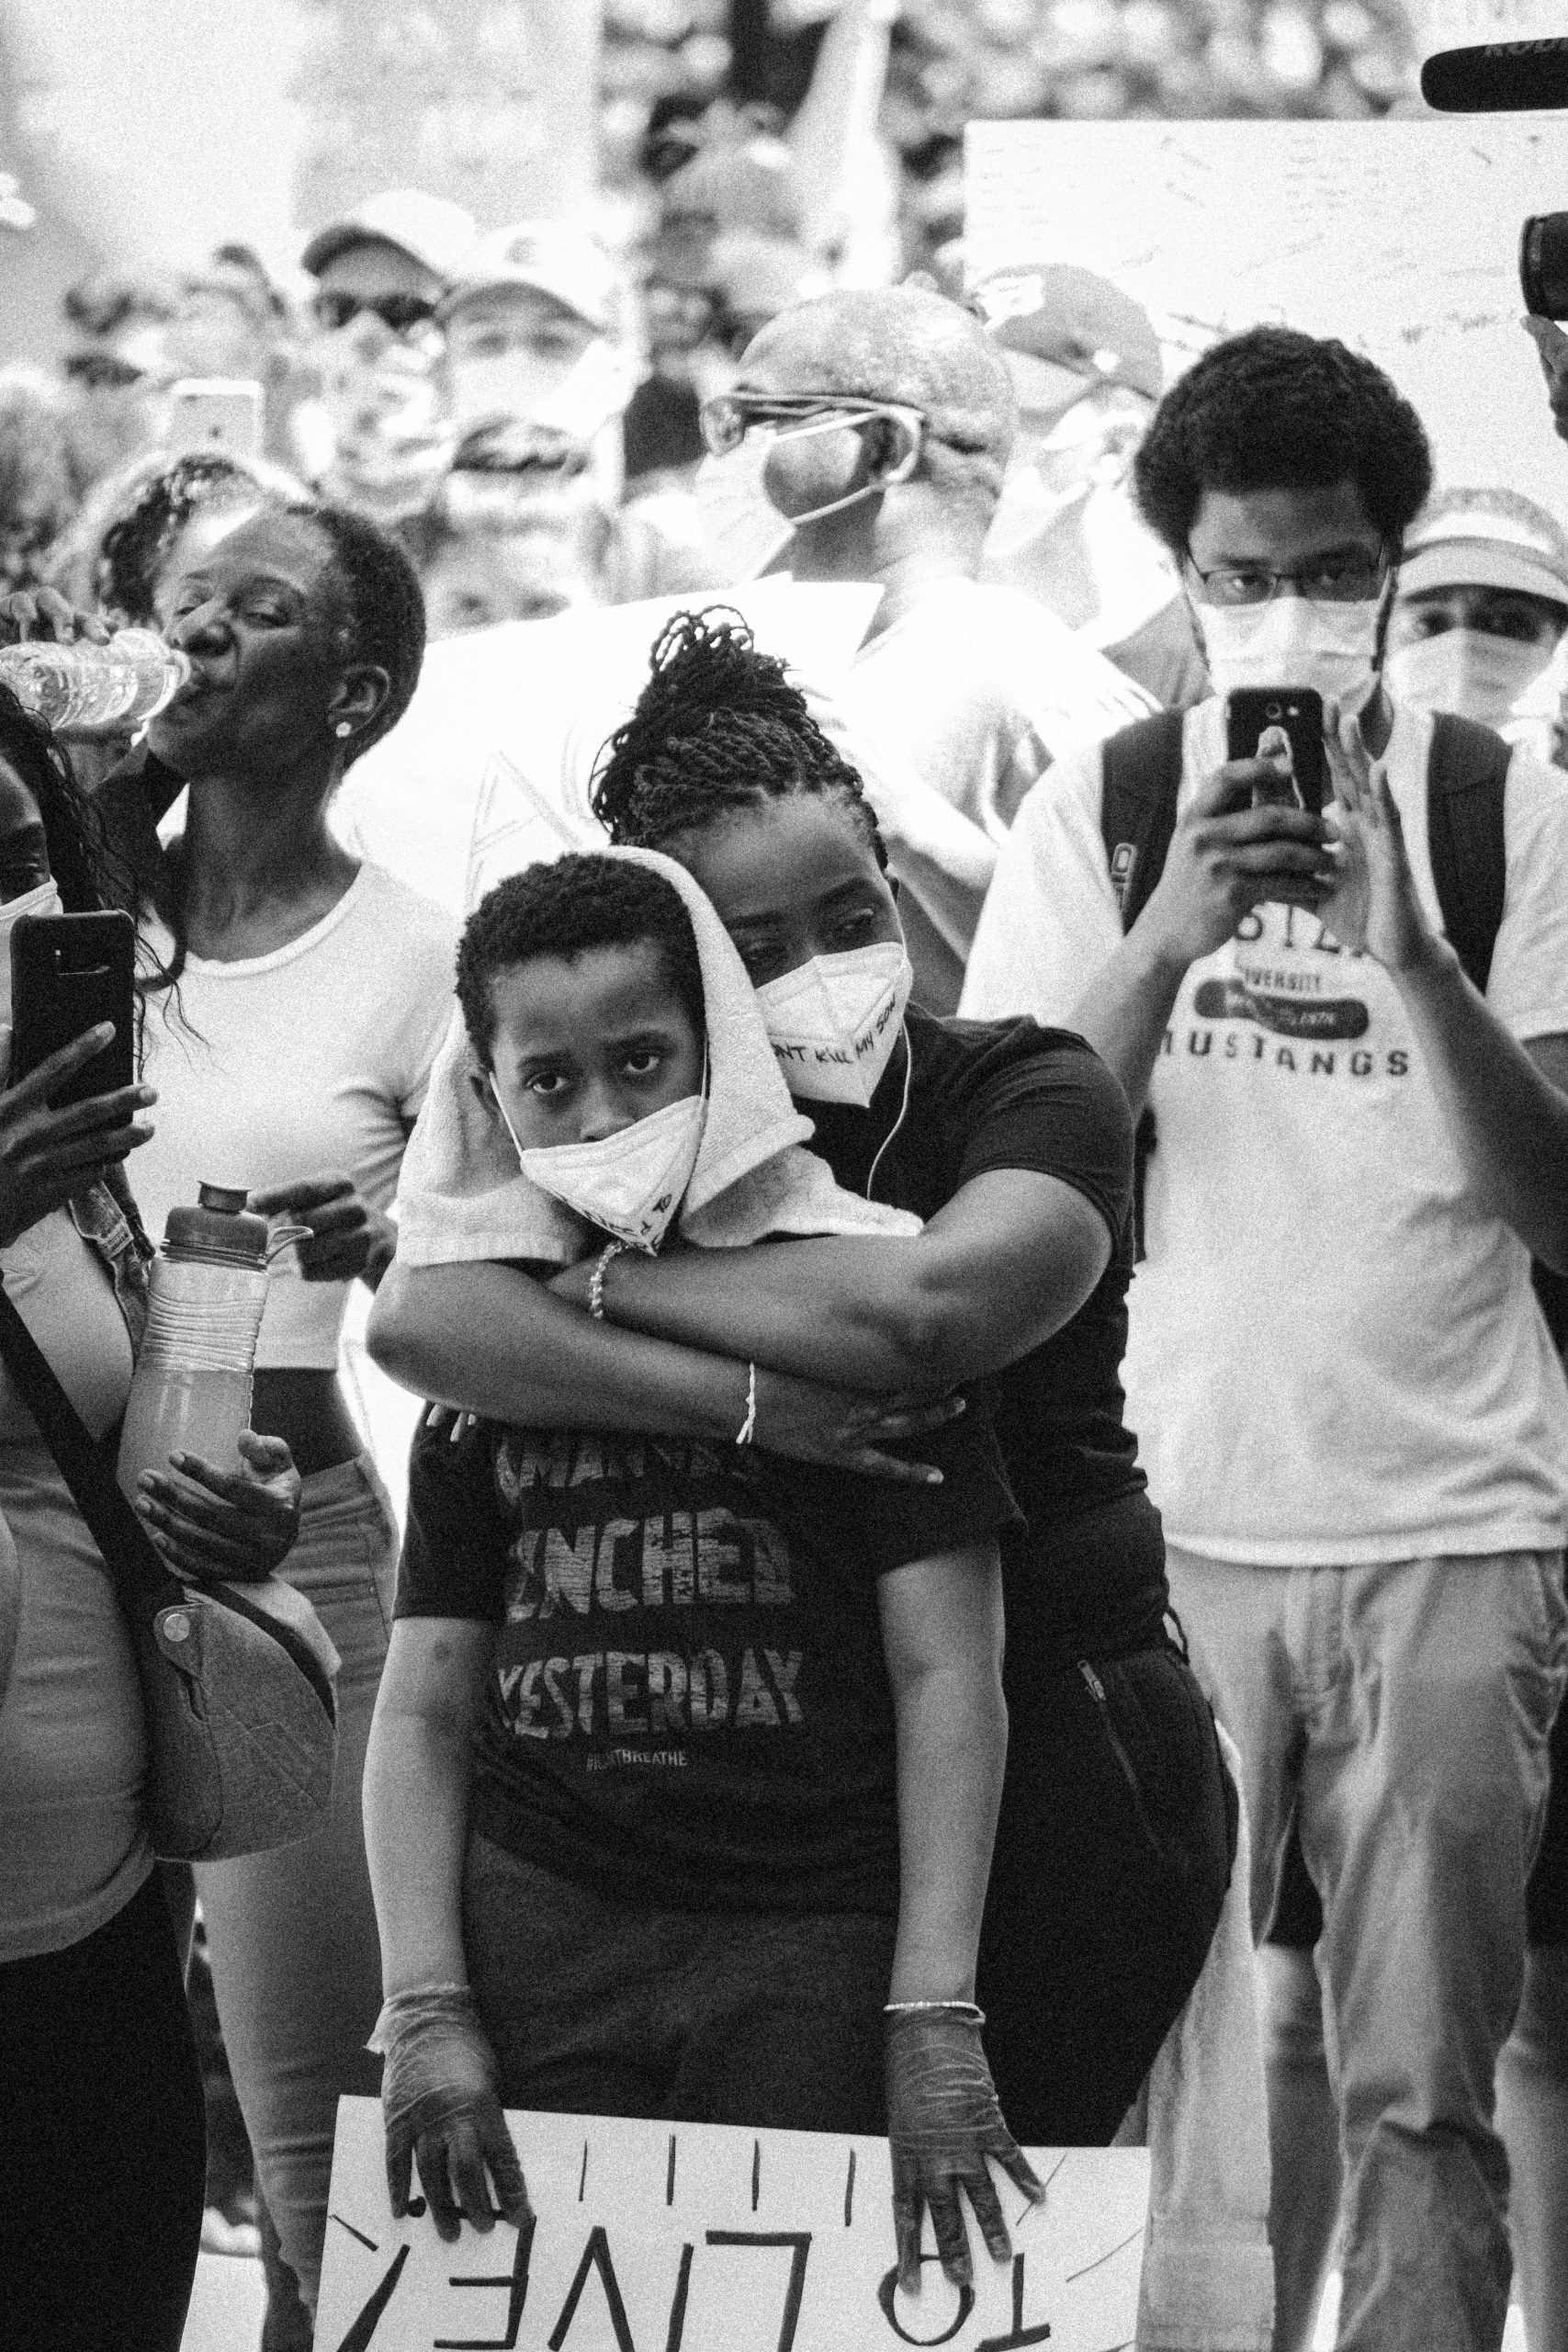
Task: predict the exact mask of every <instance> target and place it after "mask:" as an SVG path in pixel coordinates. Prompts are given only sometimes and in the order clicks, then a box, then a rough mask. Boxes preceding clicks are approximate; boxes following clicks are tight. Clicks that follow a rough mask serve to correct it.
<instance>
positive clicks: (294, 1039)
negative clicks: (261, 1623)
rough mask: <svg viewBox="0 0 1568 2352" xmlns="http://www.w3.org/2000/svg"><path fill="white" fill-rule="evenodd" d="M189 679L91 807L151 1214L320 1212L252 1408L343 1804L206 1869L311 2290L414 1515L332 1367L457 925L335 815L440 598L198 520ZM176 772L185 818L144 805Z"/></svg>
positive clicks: (290, 2236) (278, 2186)
mask: <svg viewBox="0 0 1568 2352" xmlns="http://www.w3.org/2000/svg"><path fill="white" fill-rule="evenodd" d="M158 601H159V609H160V611H161V613H162V615H163V616H164V625H165V628H166V631H167V634H168V636H169V639H170V641H171V642H172V643H174V644H175V645H178V646H179V647H181V648H182V649H183V650H184V651H185V652H186V655H187V656H188V658H189V660H190V662H191V664H192V670H193V676H192V680H191V684H190V686H189V688H188V690H187V691H186V692H185V693H184V694H182V695H180V696H179V697H178V698H177V699H176V700H175V702H174V703H173V704H171V706H170V707H168V709H167V710H165V711H164V713H163V714H162V716H161V717H160V718H157V719H156V720H155V721H154V722H153V725H152V729H151V730H150V733H149V737H148V744H147V751H148V753H149V755H150V756H148V757H147V758H146V759H145V760H144V761H143V762H141V763H140V764H139V766H137V767H136V768H134V769H130V770H128V771H126V772H124V773H122V774H121V775H118V776H117V777H114V778H111V779H110V780H109V782H108V784H107V785H106V786H105V788H104V795H103V797H104V801H105V805H106V807H107V810H108V812H109V814H110V819H111V821H112V823H113V826H114V829H115V833H116V837H117V838H118V840H119V841H120V842H122V843H123V844H124V845H125V847H126V850H127V854H129V855H130V856H131V857H132V858H133V860H134V863H135V865H136V867H137V879H138V898H137V903H138V912H139V917H140V920H141V926H142V931H143V935H144V937H145V939H146V940H147V942H148V944H150V946H151V947H152V950H153V951H154V952H155V954H156V955H157V956H159V958H160V959H161V961H162V962H163V964H164V967H165V968H166V971H167V973H168V975H169V978H170V980H171V981H172V983H173V985H170V986H158V985H156V984H155V985H154V987H153V989H152V993H151V995H150V998H149V1002H148V1012H147V1023H146V1026H147V1060H148V1070H149V1074H150V1075H151V1076H152V1078H153V1079H154V1080H155V1081H156V1083H157V1086H158V1088H159V1092H160V1097H161V1102H162V1106H163V1107H162V1115H161V1118H160V1123H159V1129H158V1134H157V1136H156V1137H155V1139H154V1141H153V1142H152V1145H151V1146H150V1147H149V1149H148V1157H147V1162H146V1179H145V1182H144V1185H143V1188H142V1189H143V1198H144V1203H145V1205H146V1208H147V1212H148V1217H149V1222H150V1224H152V1227H153V1228H154V1230H160V1229H161V1228H162V1223H163V1219H164V1216H165V1215H166V1213H167V1211H168V1209H169V1207H170V1206H172V1205H173V1204H175V1203H176V1202H190V1201H194V1200H195V1198H196V1195H197V1185H198V1184H199V1183H201V1182H218V1183H223V1184H229V1185H235V1186H243V1187H244V1188H245V1189H247V1190H248V1191H249V1193H250V1196H251V1206H252V1207H253V1208H255V1209H259V1210H261V1211H263V1212H264V1213H265V1214H266V1215H268V1216H277V1217H279V1218H282V1219H286V1220H287V1221H288V1222H289V1223H291V1224H295V1225H300V1226H304V1227H308V1228H309V1238H307V1239H305V1240H304V1241H302V1242H300V1243H299V1246H298V1259H297V1271H295V1270H294V1269H292V1268H289V1269H288V1271H285V1263H286V1261H284V1262H280V1265H279V1266H277V1267H275V1270H274V1279H273V1282H272V1285H271V1291H270V1295H269V1298H268V1304H267V1308H266V1313H265V1317H264V1320H263V1323H262V1329H261V1337H260V1341H259V1346H258V1351H257V1357H256V1374H255V1391H254V1421H255V1426H256V1427H257V1429H259V1430H267V1431H269V1432H272V1433H276V1434H277V1435H279V1436H282V1437H285V1438H287V1439H288V1442H289V1444H290V1445H291V1446H292V1447H293V1449H294V1452H295V1455H296V1458H297V1460H298V1462H299V1467H300V1470H301V1471H302V1472H303V1474H304V1478H305V1494H304V1515H303V1522H302V1528H301V1533H300V1540H299V1545H298V1547H297V1549H296V1552H295V1554H294V1555H293V1557H292V1559H291V1560H290V1563H289V1567H288V1575H289V1577H290V1579H291V1580H292V1581H293V1582H295V1583H296V1584H297V1585H298V1586H299V1589H300V1590H301V1591H303V1592H305V1593H306V1594H307V1595H308V1596H309V1598H310V1600H312V1601H313V1602H314V1604H315V1606H316V1608H317V1610H318V1611H319V1613H320V1615H321V1620H322V1622H323V1623H324V1624H325V1626H326V1629H327V1631H328V1633H329V1634H330V1635H331V1636H332V1639H333V1643H334V1644H335V1645H336V1647H337V1649H338V1651H339V1653H340V1655H341V1657H342V1658H343V1672H342V1676H341V1679H340V1681H339V1685H338V1724H339V1729H338V1768H337V1777H336V1781H335V1784H334V1790H333V1812H332V1818H331V1822H330V1825H329V1826H328V1827H327V1828H325V1829H324V1830H322V1831H321V1833H320V1834H319V1835H318V1836H316V1837H315V1838H310V1839H309V1840H307V1841H306V1842H305V1843H304V1844H302V1845H299V1846H294V1847H290V1848H288V1849H285V1850H283V1851H281V1852H279V1853H276V1854H266V1855H258V1856H255V1857H253V1858H248V1859H246V1860H240V1861H232V1862H221V1863H217V1864H213V1865H209V1866H208V1865H204V1866H202V1867H201V1868H199V1869H198V1870H197V1888H198V1892H199V1894H200V1899H201V1905H202V1912H203V1916H204V1917H205V1919H206V1923H207V1932H208V1939H209V1948H210V1951H211V1957H212V1970H213V1980H214V1986H215V1990H216V1993H217V1998H218V2008H219V2015H220V2019H221V2022H222V2027H223V2035H224V2041H225V2043H226V2045H227V2048H228V2052H229V2059H230V2064H231V2068H232V2071H233V2076H234V2083H235V2088H236V2090H237V2092H238V2094H239V2098H240V2104H241V2108H242V2109H243V2113H244V2117H245V2122H246V2126H247V2128H248V2130H249V2132H250V2135H251V2142H252V2145H253V2147H254V2151H255V2156H256V2165H257V2172H258V2176H259V2180H260V2186H261V2188H262V2190H263V2192H264V2195H265V2202H266V2206H267V2209H268V2211H270V2213H271V2215H272V2219H273V2221H274V2222H275V2223H276V2229H277V2233H278V2235H279V2238H280V2240H281V2242H282V2247H283V2252H284V2255H285V2256H286V2258H287V2261H288V2266H289V2267H290V2268H291V2269H292V2270H293V2271H294V2273H295V2276H296V2278H297V2279H298V2281H299V2287H300V2290H301V2293H302V2295H303V2297H304V2300H305V2301H307V2303H310V2304H311V2305H313V2303H314V2301H315V2295H316V2288H317V2281H318V2278H319V2274H320V2267H321V2243H322V2238H323V2235H324V2232H325V2226H326V2197H327V2181H328V2176H329V2173H330V2169H331V2162H332V2143H333V2128H334V2121H335V2116H336V2107H337V2100H338V2098H339V2097H340V2095H342V2094H344V2093H347V2092H355V2091H373V2090H374V2088H375V2086H376V2079H377V2075H376V2067H375V2064H374V2061H373V2060H372V2059H370V2058H369V2057H368V2056H367V2053H366V2051H365V2043H366V2041H367V2036H368V2035H369V2032H370V2030H371V2027H372V2025H373V2024H374V2022H375V2018H376V2013H377V2009H378V2006H379V1959H378V1949H377V1942H376V1928H375V1917H374V1913H373V1910H372V1906H371V1900H370V1888H369V1882H368V1878H367V1871H366V1864H365V1852H364V1838H363V1833H362V1830H361V1827H360V1793H359V1792H360V1779H361V1771H362V1767H363V1761H364V1749H365V1742H366V1738H367V1734H368V1731H369V1725H370V1714H371V1709H372V1707H373V1705H374V1703H375V1697H376V1690H377V1685H378V1680H379V1677H380V1671H381V1665H382V1661H383V1659H384V1657H385V1656H386V1648H387V1639H388V1633H389V1624H390V1617H391V1592H392V1579H393V1573H394V1569H395V1566H396V1558H397V1532H396V1526H395V1522H394V1520H393V1515H392V1511H391V1508H390V1505H389V1501H388V1498H387V1495H386V1491H385V1489H384V1487H383V1486H382V1484H381V1481H380V1479H379V1478H378V1476H377V1474H376V1470H375V1467H374V1465H373V1464H372V1462H371V1459H370V1456H369V1454H368V1453H367V1451H366V1445H365V1441H364V1439H363V1437H362V1436H361V1434H360V1431H359V1429H358V1427H357V1426H356V1424H355V1419H354V1418H353V1415H352V1414H351V1412H350V1410H349V1408H348V1404H347V1402H346V1399H345V1397H344V1392H343V1390H342V1388H341V1387H340V1385H339V1382H338V1376H337V1362H338V1344H339V1336H340V1332H341V1329H342V1325H343V1320H344V1309H345V1306H346V1305H347V1301H348V1296H349V1290H350V1285H351V1284H352V1283H354V1282H355V1281H360V1282H363V1283H367V1284H369V1285H370V1286H371V1287H374V1285H375V1284H376V1283H377V1282H378V1280H379V1279H380V1276H381V1274H382V1272H384V1270H385V1268H386V1266H387V1264H388V1262H389V1259H390V1256H391V1250H392V1238H393V1228H392V1225H391V1222H390V1220H389V1217H388V1215H387V1208H388V1204H389V1201H390V1198H391V1196H392V1193H393V1192H394V1190H395V1189H396V1185H397V1181H398V1170H399V1167H400V1162H401V1159H402V1154H403V1146H404V1143H405V1140H406V1138H407V1136H408V1134H409V1131H410V1129H411V1128H412V1124H413V1120H414V1116H415V1114H416V1113H417V1111H418V1109H419V1106H420V1103H421V1102H422V1101H423V1094H424V1087H425V1081H426V1078H427V1076H428V1073H429V1069H430V1066H431V1063H432V1060H433V1058H434V1053H435V1050H436V1046H437V1044H438V1042H439V1040H440V1037H441V1035H442V1034H443V1032H444V1030H445V1027H446V1021H447V1017H448V1014H449V1012H450V1008H451V1001H452V974H453V956H454V953H455V947H456V936H457V933H456V925H455V924H454V923H453V922H450V921H449V920H448V918H447V916H446V914H445V913H444V912H443V911H442V910H440V909H439V908H438V907H436V906H435V905H434V903H432V902H430V901H428V900H426V899H422V898H420V897H419V896H417V895H416V894H415V893H414V892H413V891H412V890H410V889H408V888H406V887H405V886H404V885H403V884H402V883H400V882H399V881H397V880H395V879H394V878H393V876H390V875H389V874H388V873H386V872H384V871H383V870H382V869H381V868H379V867H378V866H375V865H369V864H361V863H359V862H357V861H356V860H355V858H353V857H351V856H350V855H349V854H347V852H346V851H345V850H344V848H343V847H342V846H341V845H340V844H339V842H337V841H336V840H335V839H334V838H333V833H332V831H330V829H329V825H328V810H329V809H330V806H331V803H332V798H333V793H334V792H335V790H336V788H337V786H338V784H339V782H340V780H341V778H342V776H343V774H344V769H345V768H346V767H347V766H348V765H349V764H350V763H351V762H352V761H353V760H355V758H357V757H358V755H359V754H360V753H361V752H364V751H365V750H367V748H368V747H369V745H370V744H372V743H373V742H375V741H378V738H379V737H380V736H382V735H383V734H385V733H386V732H387V730H388V729H389V728H390V727H391V726H392V725H394V724H395V722H396V720H397V719H398V718H399V717H400V715H401V713H402V711H403V709H404V708H405V707H406V706H407V703H408V701H409V698H410V696H411V695H412V692H413V688H414V684H415V682H416V680H417V678H418V675H419V668H420V662H421V659H422V655H423V643H424V618H423V605H422V604H421V600H420V593H419V586H418V582H416V580H415V578H414V576H413V573H412V570H411V569H410V567H409V564H408V562H407V560H406V559H405V558H404V557H403V555H402V554H401V552H400V550H399V549H398V548H396V547H395V546H394V545H393V543H392V542H391V541H390V540H389V538H387V537H385V535H384V534H383V533H382V532H380V531H379V530H378V529H377V528H376V526H374V525H373V524H370V523H367V522H366V521H364V520H363V519H361V518H360V517H358V516H356V515H349V514H346V513H344V512H341V511H339V510H337V509H334V508H331V507H316V506H308V505H307V506H302V507H299V508H297V509H293V510H287V511H278V510H276V509H272V510H268V511H265V512H261V513H257V514H255V515H252V516H250V517H249V518H247V519H244V520H242V521H240V522H238V523H236V524H235V525H234V526H233V527H232V528H231V529H230V530H228V531H227V532H225V533H223V534H221V535H220V536H219V537H216V538H213V537H211V536H210V535H204V537H203V541H199V542H197V543H196V545H195V546H194V548H193V550H192V552H191V554H190V555H189V557H188V558H182V556H181V554H180V552H179V550H178V549H177V548H176V550H175V568H174V569H173V570H172V571H169V572H167V573H165V576H164V579H163V581H162V582H161V583H160V588H159V598H158ZM182 784H183V785H184V786H185V787H186V793H187V799H186V819H185V824H184V830H183V831H181V832H180V833H179V834H178V835H177V836H176V837H175V839H174V840H173V841H171V842H169V843H168V845H167V848H166V850H164V849H160V847H159V845H158V842H157V837H156V833H155V831H154V828H155V826H156V824H157V823H158V821H159V820H161V819H163V818H164V815H165V814H166V812H167V810H168V809H169V807H170V806H171V804H172V802H173V799H174V797H175V794H176V793H177V791H178V789H179V788H180V786H181V785H182Z"/></svg>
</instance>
